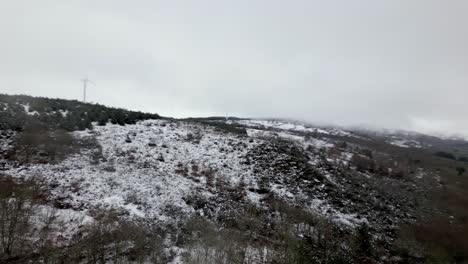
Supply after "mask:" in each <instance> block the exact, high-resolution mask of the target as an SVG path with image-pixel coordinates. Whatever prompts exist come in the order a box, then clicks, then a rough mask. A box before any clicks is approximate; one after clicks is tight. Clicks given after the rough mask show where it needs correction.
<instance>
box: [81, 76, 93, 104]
mask: <svg viewBox="0 0 468 264" xmlns="http://www.w3.org/2000/svg"><path fill="white" fill-rule="evenodd" d="M81 81H82V82H83V102H85V103H86V88H87V87H88V83H91V84H92V83H93V82H92V81H91V80H89V79H88V78H84V79H81Z"/></svg>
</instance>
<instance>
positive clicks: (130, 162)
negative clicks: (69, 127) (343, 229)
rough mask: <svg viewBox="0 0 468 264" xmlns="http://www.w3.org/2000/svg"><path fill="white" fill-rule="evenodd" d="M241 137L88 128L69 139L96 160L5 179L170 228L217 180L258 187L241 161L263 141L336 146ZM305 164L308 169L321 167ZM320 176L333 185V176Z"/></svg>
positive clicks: (73, 159) (191, 130)
mask: <svg viewBox="0 0 468 264" xmlns="http://www.w3.org/2000/svg"><path fill="white" fill-rule="evenodd" d="M247 133H248V136H247V137H245V136H239V135H235V134H228V133H224V132H219V131H216V130H215V129H214V128H211V127H207V126H203V125H200V124H195V123H186V122H176V121H168V120H147V121H142V122H138V123H137V124H135V125H126V126H120V125H113V124H107V125H106V126H94V128H93V129H92V130H86V131H78V132H73V134H74V136H75V137H77V138H83V139H84V138H96V140H97V142H98V143H99V145H100V146H101V149H102V150H101V156H100V155H96V152H97V149H88V150H83V151H82V152H81V153H79V154H74V155H72V156H70V157H68V158H67V159H65V160H64V161H62V162H61V163H59V164H31V165H27V166H26V167H24V166H23V167H20V168H14V167H11V168H7V171H5V172H6V173H7V174H9V175H12V176H13V177H17V178H29V177H40V178H41V179H43V181H44V183H45V184H47V185H48V186H49V189H50V190H49V191H50V199H51V200H55V201H59V202H61V203H62V204H65V205H67V206H69V207H70V209H71V210H74V211H77V212H80V213H84V214H87V212H88V211H89V210H92V209H99V210H111V209H112V210H117V211H119V212H121V213H122V215H126V217H128V218H131V219H146V220H150V221H152V222H155V223H163V224H164V223H169V222H172V221H173V218H174V212H178V213H180V214H183V215H187V214H192V213H194V209H193V207H192V206H190V205H188V204H187V203H186V202H185V201H186V200H187V199H186V198H187V197H190V195H191V194H193V193H196V194H197V195H202V196H205V197H206V198H208V199H209V198H210V197H213V196H214V195H215V193H214V190H213V188H211V187H210V186H209V181H211V182H213V181H214V182H216V181H217V180H218V179H220V178H223V179H224V180H225V181H226V182H228V183H230V184H231V185H233V186H234V185H236V184H238V183H240V182H245V183H248V184H249V185H251V186H255V185H257V184H258V180H259V179H258V175H257V176H256V175H255V173H254V165H250V164H246V163H245V160H244V156H245V155H246V154H247V153H248V152H249V151H250V150H252V149H253V148H255V147H258V146H261V145H262V143H264V142H265V141H264V140H265V139H267V138H268V137H280V138H284V139H288V140H291V142H292V143H294V144H297V145H298V146H302V147H303V148H304V149H306V148H309V147H312V148H316V149H323V148H331V147H333V146H334V144H333V143H332V141H330V140H328V139H316V138H307V139H306V138H305V137H304V136H299V135H297V134H296V133H294V132H288V131H280V132H274V131H265V130H258V129H247ZM97 154H99V153H97ZM311 158H312V160H311V161H310V162H311V164H314V165H317V164H319V163H320V162H319V161H318V160H314V157H311ZM349 158H350V157H348V156H346V157H343V159H344V160H346V159H349ZM326 177H327V179H328V180H329V181H330V182H331V183H334V181H333V177H334V175H329V174H326ZM272 191H273V192H274V193H275V194H276V195H278V196H280V197H282V198H284V199H285V200H288V201H291V202H294V201H295V200H296V198H297V197H296V196H297V194H296V193H295V192H294V191H293V190H289V189H288V187H286V186H279V185H273V186H272ZM247 198H248V199H249V200H250V201H251V202H252V203H254V204H259V203H260V200H261V199H262V196H261V195H259V194H258V193H254V192H251V191H248V192H247ZM314 208H315V211H316V212H317V213H320V214H324V215H326V216H330V217H331V218H332V219H334V220H335V221H337V222H339V223H343V224H347V225H355V224H356V223H358V222H359V219H357V220H356V219H355V216H352V215H344V214H341V213H340V212H338V211H337V210H335V209H333V208H331V207H330V206H329V205H327V203H326V202H325V201H323V202H322V203H320V204H317V205H316V206H315V207H314Z"/></svg>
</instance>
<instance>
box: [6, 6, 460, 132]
mask: <svg viewBox="0 0 468 264" xmlns="http://www.w3.org/2000/svg"><path fill="white" fill-rule="evenodd" d="M466 10H468V4H467V3H465V2H462V1H456V2H450V3H446V2H442V1H436V0H431V1H414V2H407V1H392V2H382V3H376V2H375V1H370V0H360V1H357V2H353V3H349V2H346V1H332V2H327V3H323V2H318V1H292V2H290V3H287V4H286V3H284V2H281V1H256V2H251V1H236V2H231V3H219V2H216V1H203V2H199V3H191V2H186V1H171V2H170V3H165V2H159V1H156V2H153V1H144V2H142V3H139V5H136V4H134V3H132V4H127V3H125V2H114V1H104V2H100V3H95V2H93V1H81V2H79V3H63V2H59V1H52V0H50V1H46V2H45V3H43V2H42V3H27V2H23V1H17V2H15V3H8V4H5V5H4V8H2V10H1V11H0V14H1V18H0V21H1V23H0V28H1V29H2V32H4V35H3V36H4V39H5V41H2V42H1V43H0V55H1V56H2V58H3V63H2V64H1V65H0V77H1V78H0V87H1V88H0V93H7V94H28V95H33V96H44V97H53V98H56V97H59V98H64V99H76V100H81V97H82V83H81V82H80V79H82V78H85V77H88V78H89V79H91V80H92V81H93V82H94V83H95V84H94V85H90V87H89V89H88V99H89V101H93V102H96V103H99V104H103V105H108V106H113V107H121V108H126V109H132V110H138V111H144V112H151V113H158V114H161V115H163V116H170V117H176V118H183V117H200V116H226V115H228V116H238V117H246V118H286V119H294V120H303V121H306V122H309V123H313V124H326V125H335V126H344V127H354V126H360V127H361V126H363V127H371V128H373V129H377V128H379V129H380V128H384V129H402V130H408V131H417V132H422V133H426V134H432V135H439V136H440V135H445V136H447V135H457V136H463V137H465V138H466V137H468V125H467V124H466V122H465V121H466V115H467V114H468V112H467V111H468V110H467V108H466V107H465V104H466V103H465V100H466V99H465V98H466V97H467V96H468V90H467V89H466V85H467V83H468V78H467V77H466V76H468V75H467V72H468V68H467V64H466V58H467V57H468V52H467V49H466V48H465V47H466V46H467V45H466V44H468V43H467V42H468V38H467V37H466V34H464V33H466V28H465V27H464V26H463V25H465V24H466V23H467V22H468V21H467V20H468V19H467V18H466V16H465V11H466Z"/></svg>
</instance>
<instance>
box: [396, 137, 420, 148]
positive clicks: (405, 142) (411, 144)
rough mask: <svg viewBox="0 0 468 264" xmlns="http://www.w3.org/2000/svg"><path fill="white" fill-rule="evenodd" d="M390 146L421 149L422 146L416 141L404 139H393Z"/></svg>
mask: <svg viewBox="0 0 468 264" xmlns="http://www.w3.org/2000/svg"><path fill="white" fill-rule="evenodd" d="M389 143H390V144H392V145H394V146H398V147H401V148H410V147H413V148H421V147H422V146H421V144H420V143H419V142H417V141H415V140H409V139H402V138H392V139H390V141H389Z"/></svg>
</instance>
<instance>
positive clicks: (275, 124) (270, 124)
mask: <svg viewBox="0 0 468 264" xmlns="http://www.w3.org/2000/svg"><path fill="white" fill-rule="evenodd" d="M235 123H238V124H240V125H244V126H246V127H261V128H267V129H279V130H285V131H296V132H309V133H319V134H327V135H335V136H345V137H354V136H355V135H353V134H352V133H350V132H348V131H344V130H341V129H338V128H319V127H308V126H305V125H303V124H297V123H291V122H284V121H275V120H256V119H249V120H247V119H246V120H239V121H235Z"/></svg>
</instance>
